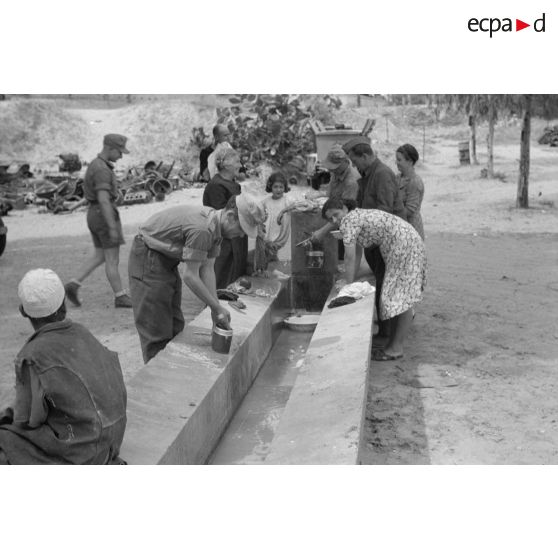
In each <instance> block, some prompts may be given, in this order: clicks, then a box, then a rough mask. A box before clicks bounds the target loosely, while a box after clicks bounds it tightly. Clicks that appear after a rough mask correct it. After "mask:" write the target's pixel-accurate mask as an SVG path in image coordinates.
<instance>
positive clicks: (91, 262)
mask: <svg viewBox="0 0 558 558" xmlns="http://www.w3.org/2000/svg"><path fill="white" fill-rule="evenodd" d="M126 141H127V138H126V136H122V135H120V134H107V135H106V136H105V137H104V139H103V149H102V151H101V153H99V154H98V155H97V157H96V158H95V159H94V160H93V161H92V162H91V164H90V165H89V167H88V168H87V172H86V173H85V179H84V184H83V193H84V196H85V199H86V200H87V201H88V202H89V209H88V211H87V226H88V228H89V231H90V232H91V237H92V239H93V246H94V253H93V255H92V256H91V257H90V258H89V259H88V260H87V261H86V262H85V263H84V264H83V265H82V267H81V268H80V269H79V270H78V273H77V275H75V276H74V277H73V278H72V279H71V281H69V282H68V283H66V285H65V286H64V287H65V289H66V296H67V298H68V300H69V301H70V302H71V303H72V304H73V305H74V306H81V302H80V300H79V298H78V296H77V295H78V290H79V288H80V287H81V284H82V282H83V281H84V280H85V279H86V278H87V277H88V276H89V275H90V274H91V273H92V272H93V271H94V270H95V269H97V267H99V266H100V265H101V264H102V263H104V264H105V272H106V275H107V279H108V282H109V283H110V286H111V287H112V290H113V292H114V306H115V307H116V308H131V307H132V301H131V299H130V297H129V296H128V295H127V294H126V292H125V291H124V290H123V288H122V280H121V279H120V273H119V271H118V263H119V260H120V246H121V245H122V244H124V236H123V234H122V224H121V222H120V216H119V214H118V210H117V209H116V200H117V199H118V196H119V191H118V182H117V179H116V175H115V174H114V163H115V162H116V161H118V160H119V159H121V158H122V154H123V153H130V152H129V151H128V149H126Z"/></svg>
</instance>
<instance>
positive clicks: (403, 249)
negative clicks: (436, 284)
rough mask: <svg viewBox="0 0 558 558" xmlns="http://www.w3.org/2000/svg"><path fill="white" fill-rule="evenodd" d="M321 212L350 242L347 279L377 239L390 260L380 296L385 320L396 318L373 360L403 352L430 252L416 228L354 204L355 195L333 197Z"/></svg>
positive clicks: (346, 244)
mask: <svg viewBox="0 0 558 558" xmlns="http://www.w3.org/2000/svg"><path fill="white" fill-rule="evenodd" d="M322 216H323V217H324V219H327V220H328V221H330V222H331V223H333V224H334V225H337V226H338V227H339V231H340V232H339V235H340V237H341V238H342V239H343V244H344V245H345V274H344V280H345V281H346V282H347V283H352V282H353V281H354V280H355V275H356V272H357V270H358V267H359V265H360V260H361V257H362V250H363V248H368V247H369V246H372V245H377V246H379V248H380V252H381V254H382V257H383V258H384V261H385V263H386V274H385V278H384V284H383V287H382V294H381V298H380V316H379V318H380V319H381V320H388V319H390V320H392V322H391V336H390V338H389V341H388V343H387V345H386V346H385V347H384V348H382V349H375V350H374V351H373V353H372V358H373V359H374V360H395V359H399V358H401V357H402V356H403V343H404V341H405V338H406V336H407V333H408V331H409V328H410V325H411V322H412V320H413V307H414V306H415V305H416V304H417V303H419V302H420V301H421V300H422V294H423V291H424V288H425V286H426V252H425V249H424V243H423V241H422V239H421V238H420V236H419V234H418V233H417V231H416V230H415V229H414V228H413V227H412V226H411V225H410V224H409V223H407V222H406V221H404V220H403V219H401V218H400V217H397V216H396V215H392V214H390V213H386V212H385V211H380V210H378V209H355V203H354V202H353V201H352V200H342V199H339V198H330V199H329V200H327V202H326V203H325V204H324V206H323V208H322Z"/></svg>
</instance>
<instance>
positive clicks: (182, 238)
mask: <svg viewBox="0 0 558 558" xmlns="http://www.w3.org/2000/svg"><path fill="white" fill-rule="evenodd" d="M220 215H221V213H220V212H219V211H215V210H214V209H211V208H209V207H194V206H188V205H178V206H176V207H170V208H169V209H164V210H163V211H159V212H158V213H155V214H154V215H152V216H151V217H150V218H149V219H148V220H147V221H146V222H145V223H143V225H141V226H140V227H139V233H140V235H141V236H142V238H143V241H144V242H145V244H146V245H147V247H148V248H150V249H151V250H156V251H157V252H161V253H162V254H164V255H165V256H167V257H168V258H171V259H174V260H179V261H184V262H185V261H197V262H204V261H206V260H208V259H210V258H216V257H217V256H218V255H219V251H220V246H221V240H222V237H221V225H220V223H219V217H220Z"/></svg>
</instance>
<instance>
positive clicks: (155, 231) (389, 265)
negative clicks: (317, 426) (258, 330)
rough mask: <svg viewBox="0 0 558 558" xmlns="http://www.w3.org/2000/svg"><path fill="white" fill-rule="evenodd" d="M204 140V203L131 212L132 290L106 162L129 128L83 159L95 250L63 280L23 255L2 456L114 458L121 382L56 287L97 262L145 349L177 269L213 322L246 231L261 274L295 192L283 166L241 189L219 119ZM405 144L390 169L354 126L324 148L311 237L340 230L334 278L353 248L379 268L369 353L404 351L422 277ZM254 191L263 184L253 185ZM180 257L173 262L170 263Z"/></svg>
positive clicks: (170, 331)
mask: <svg viewBox="0 0 558 558" xmlns="http://www.w3.org/2000/svg"><path fill="white" fill-rule="evenodd" d="M213 135H214V142H213V144H212V145H211V146H209V147H208V148H207V149H204V150H202V152H201V154H200V175H201V176H203V177H205V179H206V180H207V184H206V187H205V189H204V192H203V200H202V201H203V206H202V207H200V206H194V205H182V206H174V207H171V208H168V209H164V210H162V211H159V212H157V213H155V214H153V215H152V216H151V217H149V218H148V219H147V220H146V221H145V222H144V223H143V224H141V225H140V227H139V229H138V233H137V234H136V235H135V237H134V239H133V242H132V246H131V250H130V256H129V263H128V277H129V287H130V294H128V293H127V292H126V291H125V290H124V289H123V287H122V281H121V278H120V274H119V271H118V264H119V251H120V246H121V245H122V244H123V243H124V236H123V233H122V225H121V222H120V218H119V215H118V210H117V207H116V203H117V198H118V190H117V180H116V177H115V174H114V163H115V162H116V161H118V160H119V159H120V158H121V157H122V155H123V154H126V153H129V151H128V149H127V147H126V142H127V138H126V137H125V136H122V135H119V134H108V135H107V136H105V138H104V141H103V148H102V150H101V152H100V153H99V155H98V156H97V158H96V159H95V160H94V161H93V162H92V163H91V164H90V165H89V167H88V169H87V173H86V176H85V184H84V192H85V196H86V198H87V200H88V201H89V208H88V212H87V226H88V228H89V231H90V233H91V237H92V242H93V254H92V255H91V257H90V258H89V259H88V260H87V261H86V262H84V264H82V266H81V267H80V268H79V270H78V271H77V272H76V273H75V274H74V276H73V277H72V278H71V279H70V281H68V282H67V283H66V284H65V285H64V284H63V283H62V281H61V280H60V278H59V276H58V275H57V274H56V273H54V272H53V271H52V270H49V269H33V270H31V271H29V272H28V273H27V274H25V276H24V277H23V278H22V280H21V282H20V284H19V287H18V296H19V300H20V312H21V314H22V316H23V317H24V318H26V319H28V320H29V321H30V323H31V326H32V328H33V330H34V333H33V334H32V335H31V337H30V338H29V339H28V341H27V342H26V344H25V345H24V347H23V348H22V349H21V351H20V352H19V354H18V355H17V357H16V366H15V377H16V397H15V402H14V404H13V405H12V406H10V407H8V408H6V409H5V410H4V411H2V412H1V413H0V464H24V463H37V464H43V463H52V464H122V463H124V462H123V461H122V459H121V458H120V457H119V451H120V445H121V443H122V439H123V435H124V429H125V425H126V388H125V386H124V381H123V377H122V371H121V368H120V363H119V360H118V355H117V354H116V353H113V352H111V351H109V350H108V349H107V348H106V347H104V346H103V345H102V344H101V343H99V341H97V340H96V339H95V337H94V336H93V335H92V334H91V333H90V332H89V331H88V330H87V329H86V328H85V327H84V326H82V325H79V324H76V323H74V322H72V321H71V320H69V319H68V318H67V317H66V300H68V301H69V302H70V303H71V304H73V305H75V306H79V305H81V300H80V298H79V297H78V291H79V289H80V287H81V285H82V282H83V281H84V280H85V279H86V278H87V277H88V276H89V275H90V274H91V273H92V272H93V271H94V270H95V269H96V268H97V267H99V266H100V265H101V264H103V263H104V266H105V272H106V276H107V279H108V281H109V284H110V286H111V288H112V290H113V293H114V305H115V307H117V308H132V309H133V316H134V322H135V325H136V328H137V331H138V335H139V339H140V344H141V350H142V355H143V359H144V362H148V361H149V360H151V359H152V358H153V357H154V356H155V355H156V354H157V353H158V352H159V351H161V350H162V349H163V348H164V347H165V346H166V345H167V343H169V341H171V340H172V339H173V338H174V337H175V336H176V335H177V334H178V333H180V332H181V331H182V329H183V328H184V317H183V315H182V310H181V298H182V281H184V283H185V284H186V285H187V286H188V287H189V288H190V290H191V291H192V292H193V293H194V294H195V295H196V296H197V297H198V298H199V299H200V300H201V301H203V302H204V303H205V304H206V305H207V306H209V308H210V309H211V316H212V320H213V323H214V325H216V326H219V327H222V328H225V329H230V327H231V316H230V313H229V312H228V311H227V309H226V308H224V306H223V305H222V303H221V301H220V299H219V296H218V292H217V291H218V290H220V289H224V288H226V287H227V286H229V285H231V283H233V282H234V281H236V280H237V279H238V278H239V277H241V276H242V275H244V274H246V272H247V254H248V238H247V237H251V238H254V239H255V242H256V248H255V253H254V261H253V265H252V271H253V273H254V274H259V275H265V273H266V270H267V267H268V265H269V263H270V262H273V261H275V260H277V258H278V251H279V250H280V249H281V248H282V247H284V246H285V244H286V243H287V241H288V239H289V235H290V215H289V214H290V212H291V211H292V210H293V209H294V208H296V207H297V200H296V198H294V197H293V196H291V194H290V193H289V190H290V187H289V182H288V179H287V177H286V175H285V174H283V173H282V172H274V173H273V174H271V176H269V178H268V180H267V181H266V184H265V192H266V193H267V196H265V197H264V198H263V199H258V198H256V197H254V196H250V195H248V194H247V193H245V192H243V191H242V186H241V184H240V182H239V181H238V175H239V172H240V170H241V159H240V156H239V154H238V152H237V151H235V149H234V148H233V147H232V146H231V145H230V144H229V143H228V137H229V134H228V130H227V129H226V128H225V127H223V126H216V127H215V128H214V130H213ZM418 158H419V154H418V152H417V150H416V149H415V148H414V147H413V146H412V145H410V144H405V145H402V146H401V147H399V148H398V149H397V151H396V154H395V159H396V165H397V169H398V170H399V176H396V175H395V173H394V172H393V171H392V170H391V169H390V168H389V166H388V165H386V164H384V163H383V162H382V161H381V160H380V159H379V158H378V156H377V154H376V153H375V152H374V150H373V148H372V145H371V142H370V139H369V138H368V137H365V136H360V137H356V138H353V139H351V140H349V141H348V142H347V143H345V144H344V145H342V146H341V145H335V146H333V147H332V148H331V149H330V151H329V153H328V155H327V157H326V159H325V160H324V161H323V162H322V164H323V166H324V168H326V169H327V170H328V171H329V172H330V175H331V178H330V181H329V183H328V184H327V185H326V187H325V190H324V191H322V192H317V193H315V194H314V197H319V196H321V197H327V201H325V203H324V204H323V206H322V216H323V218H324V221H325V224H324V226H322V227H321V228H320V229H318V230H316V231H315V232H314V233H313V235H312V238H311V239H310V241H311V242H322V241H323V240H324V238H325V237H326V235H328V234H331V235H333V236H334V237H335V238H337V239H338V240H339V259H340V260H341V261H342V262H343V264H342V266H340V269H341V271H342V272H343V276H342V278H341V279H340V280H339V281H338V282H337V287H338V288H341V287H342V286H343V285H344V284H347V283H352V282H353V281H354V280H355V279H356V277H357V274H358V273H359V270H360V266H361V260H362V256H363V255H364V258H365V260H366V262H367V264H368V265H369V267H370V269H371V270H372V272H373V274H374V276H375V281H376V297H375V302H374V303H375V305H376V314H377V317H378V320H379V324H378V326H379V332H378V336H377V337H375V338H374V345H373V347H374V348H373V351H372V355H371V358H372V359H374V360H379V361H386V360H395V359H399V358H402V356H403V350H404V342H405V338H406V335H407V333H408V331H409V328H410V326H411V323H412V320H413V318H414V312H415V310H414V309H415V307H416V305H417V304H418V303H419V302H420V301H421V300H422V296H423V292H424V289H425V285H426V252H425V246H424V229H423V224H422V218H421V213H420V208H421V203H422V199H423V196H424V185H423V183H422V180H421V179H420V177H419V176H418V174H417V173H416V171H415V164H416V162H417V161H418ZM262 193H263V192H262ZM181 263H182V264H183V275H182V277H180V274H179V272H178V266H179V264H181Z"/></svg>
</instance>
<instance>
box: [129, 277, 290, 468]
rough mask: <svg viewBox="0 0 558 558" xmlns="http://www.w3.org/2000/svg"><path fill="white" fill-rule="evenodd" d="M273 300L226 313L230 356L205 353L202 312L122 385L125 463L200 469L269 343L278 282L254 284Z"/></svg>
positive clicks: (206, 326)
mask: <svg viewBox="0 0 558 558" xmlns="http://www.w3.org/2000/svg"><path fill="white" fill-rule="evenodd" d="M253 285H254V288H256V289H257V288H265V289H266V290H268V291H269V290H270V287H271V288H272V289H273V291H274V292H275V293H276V294H275V296H272V297H269V298H264V297H248V296H242V297H241V299H242V300H243V301H244V302H245V304H246V305H247V308H246V311H245V313H244V314H243V313H240V312H236V311H234V310H231V314H232V319H233V322H232V325H233V329H234V337H233V342H232V346H231V351H230V353H229V354H228V355H221V354H218V353H215V352H214V351H213V350H212V349H211V327H212V324H211V315H210V312H209V309H206V310H204V311H203V312H202V313H201V314H200V315H199V316H198V317H197V318H196V319H195V320H194V321H192V322H191V323H190V324H188V326H187V327H186V328H185V330H184V331H183V332H182V333H181V334H179V335H178V336H177V337H175V339H174V340H173V341H172V342H170V343H169V344H168V345H167V347H166V348H165V350H163V351H161V352H160V353H159V354H158V355H157V356H156V357H155V358H153V359H152V360H151V361H150V362H149V363H148V364H146V365H145V366H144V367H143V368H142V369H141V370H140V371H139V372H138V374H137V375H136V376H135V377H134V378H133V379H132V381H131V382H130V384H129V385H128V410H127V413H128V425H127V429H126V434H125V437H124V442H123V445H122V450H121V456H122V457H123V459H125V460H126V461H128V463H130V464H151V465H153V464H203V463H205V462H206V461H207V459H208V458H209V456H210V454H211V452H212V451H213V449H214V447H215V445H216V444H217V442H218V441H219V438H220V437H221V435H222V433H223V431H224V429H225V428H226V426H227V424H228V423H229V421H230V419H231V417H232V415H233V414H234V412H235V410H236V408H237V407H238V405H239V404H240V402H241V401H242V399H243V397H244V395H245V394H246V392H247V391H248V389H249V388H250V385H251V384H252V382H253V380H254V378H255V377H256V375H257V373H258V370H259V369H260V367H261V365H262V363H263V362H264V360H265V358H266V357H267V355H268V353H269V350H270V349H271V346H272V342H273V339H272V333H273V321H274V317H273V316H274V312H275V310H276V307H277V306H278V304H277V300H278V298H277V295H278V294H279V290H280V288H281V285H280V283H279V282H277V281H275V282H271V281H261V284H260V283H259V282H258V281H257V280H256V281H253Z"/></svg>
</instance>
